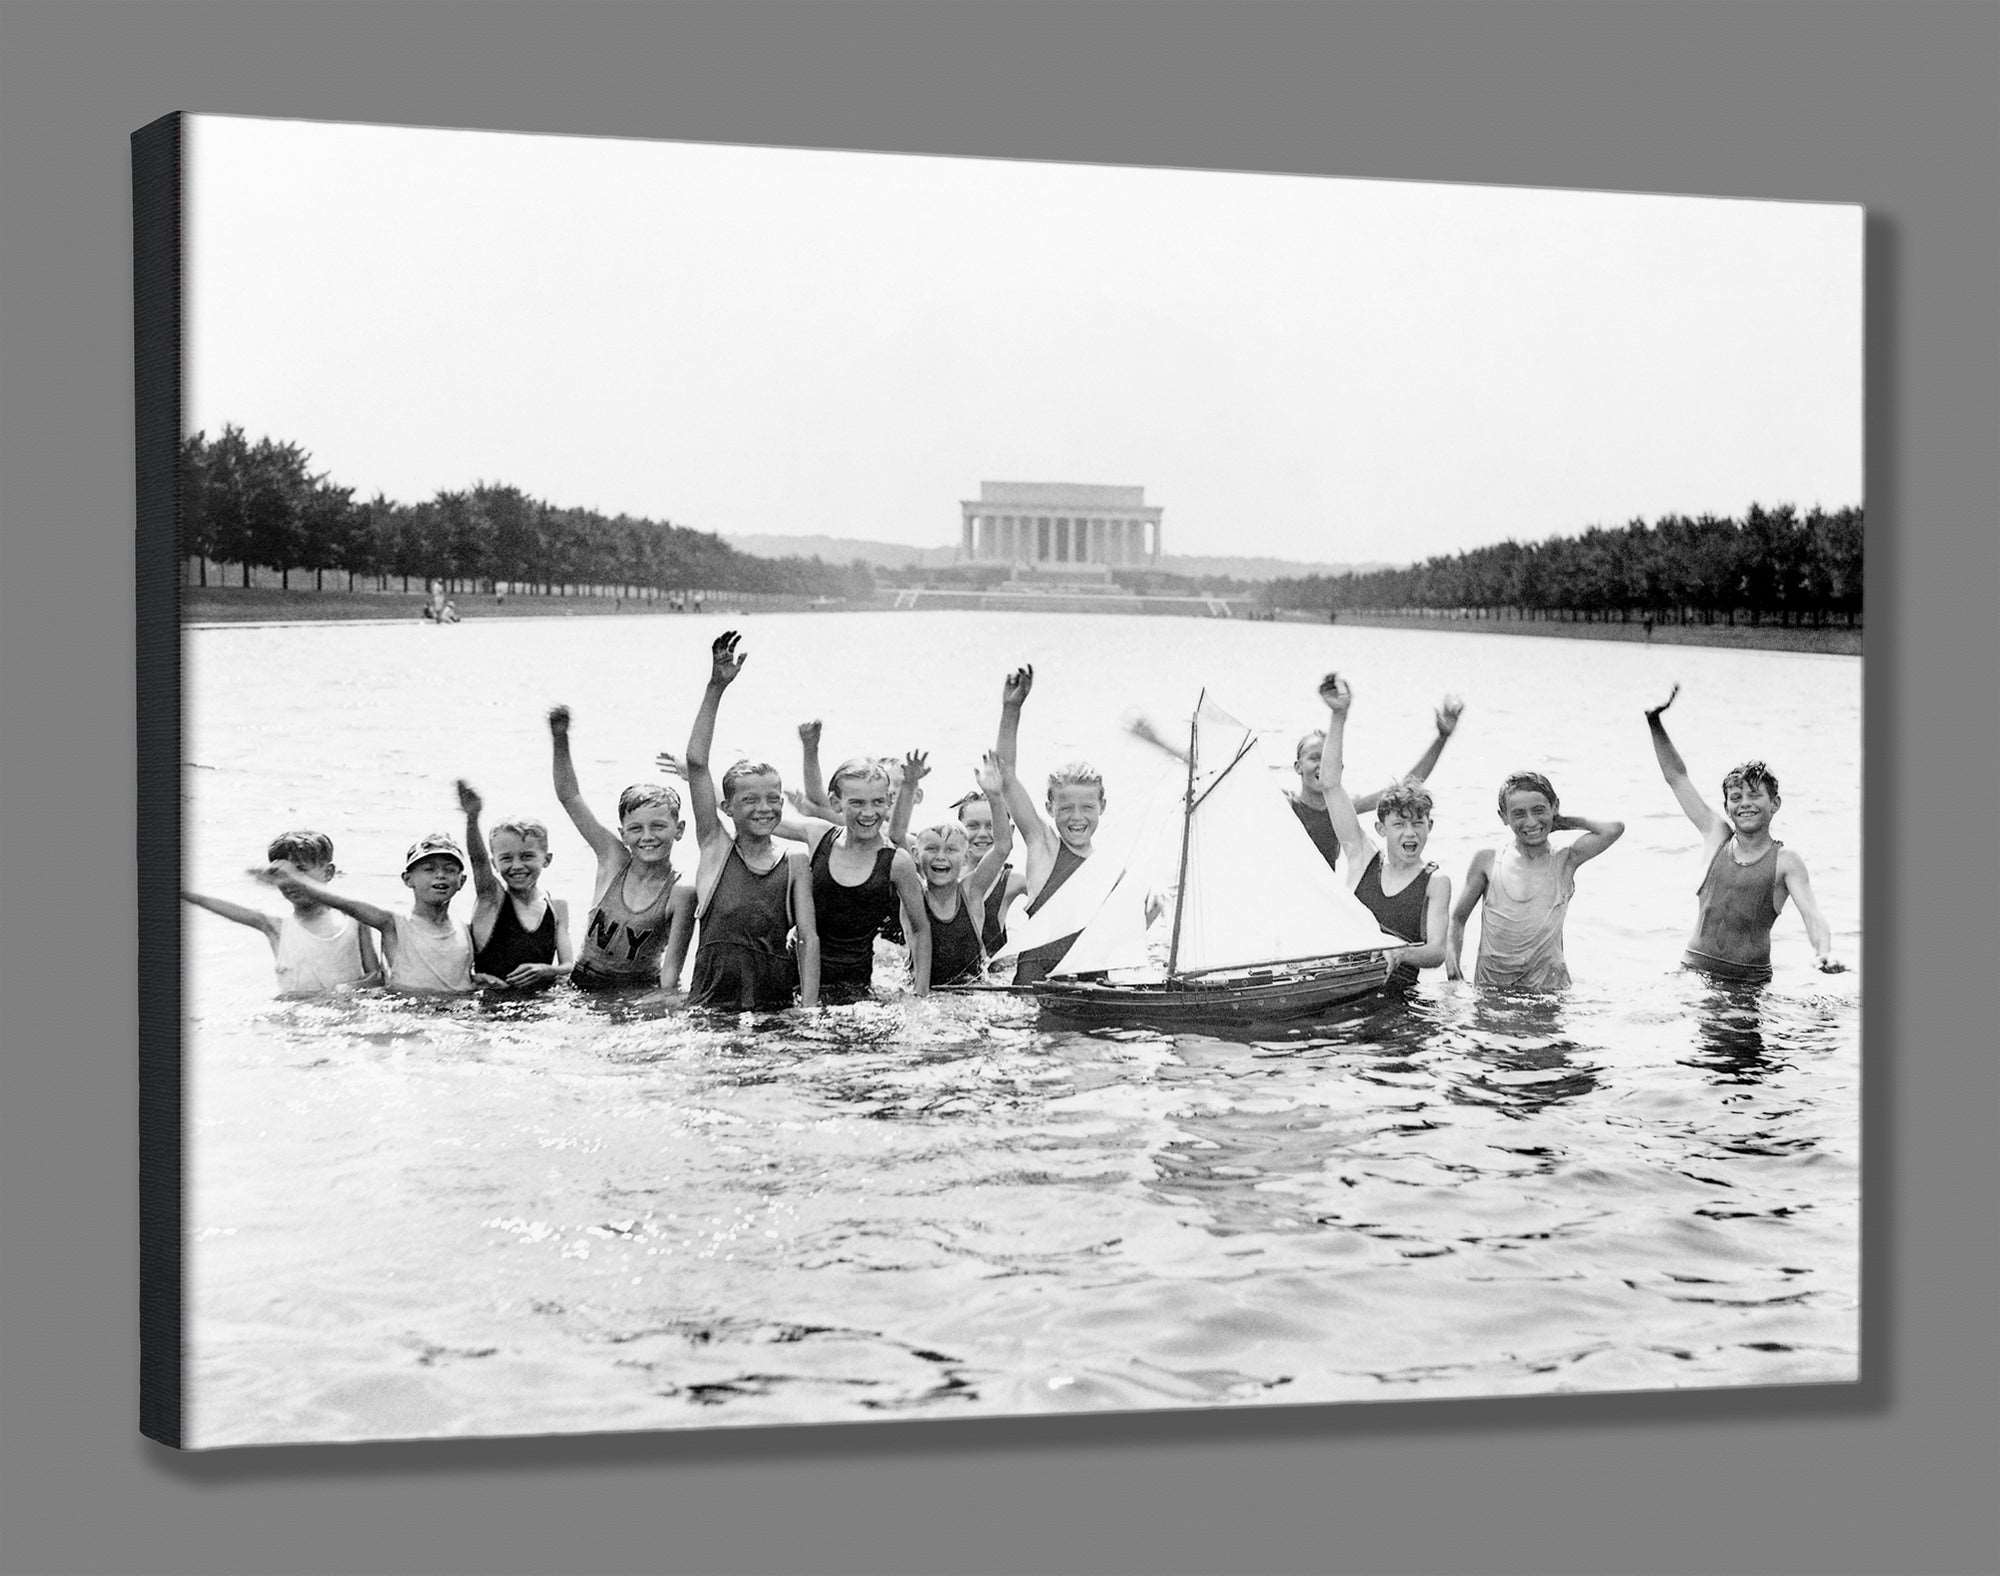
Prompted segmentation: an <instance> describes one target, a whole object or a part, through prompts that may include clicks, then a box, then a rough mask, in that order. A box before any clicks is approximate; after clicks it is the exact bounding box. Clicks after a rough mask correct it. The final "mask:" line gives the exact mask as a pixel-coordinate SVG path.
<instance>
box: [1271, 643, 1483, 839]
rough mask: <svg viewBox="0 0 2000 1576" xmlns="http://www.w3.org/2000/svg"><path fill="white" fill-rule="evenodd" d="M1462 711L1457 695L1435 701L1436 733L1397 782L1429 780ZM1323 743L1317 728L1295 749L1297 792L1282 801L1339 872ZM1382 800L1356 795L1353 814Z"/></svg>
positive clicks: (1463, 703)
mask: <svg viewBox="0 0 2000 1576" xmlns="http://www.w3.org/2000/svg"><path fill="white" fill-rule="evenodd" d="M1329 677H1332V675H1329ZM1464 710H1465V702H1464V701H1462V700H1460V699H1459V698H1458V697H1457V696H1456V695H1447V696H1445V698H1444V699H1443V700H1441V701H1439V702H1438V706H1437V710H1436V711H1435V712H1433V713H1432V717H1433V720H1434V721H1435V723H1436V726H1437V733H1436V735H1435V736H1434V737H1433V738H1432V739H1431V742H1430V743H1429V744H1427V745H1425V746H1424V753H1423V754H1421V755H1419V756H1418V757H1417V764H1416V765H1414V766H1412V767H1411V768H1410V769H1409V771H1408V772H1406V773H1405V774H1404V775H1403V776H1402V777H1401V778H1399V779H1398V782H1399V783H1413V782H1414V783H1422V782H1427V781H1428V780H1429V779H1430V775H1431V773H1432V772H1433V771H1434V770H1436V768H1437V763H1438V757H1439V756H1441V755H1443V754H1444V747H1445V744H1446V743H1447V742H1448V741H1449V740H1450V738H1451V736H1452V734H1453V733H1454V732H1456V731H1457V729H1458V717H1459V713H1460V712H1462V711H1464ZM1325 743H1326V734H1325V733H1324V732H1323V731H1321V730H1317V729H1316V730H1314V731H1313V732H1311V733H1308V734H1306V735H1305V736H1304V737H1302V738H1301V739H1300V740H1299V743H1298V748H1297V749H1296V750H1294V751H1293V753H1292V769H1293V770H1294V771H1296V772H1297V773H1298V774H1299V786H1298V791H1297V792H1296V793H1293V792H1290V791H1287V792H1286V794H1285V799H1286V801H1287V802H1288V803H1289V804H1290V805H1291V807H1292V814H1294V815H1296V816H1297V817H1298V818H1299V825H1301V826H1303V827H1304V828H1305V829H1306V835H1307V836H1308V837H1310V838H1311V839H1312V840H1313V847H1315V848H1317V849H1318V850H1319V854H1320V858H1322V859H1324V860H1325V861H1326V864H1327V868H1328V869H1329V870H1338V869H1339V868H1340V848H1341V843H1340V838H1339V835H1338V834H1337V833H1336V831H1335V830H1334V828H1333V826H1332V825H1331V823H1330V822H1329V821H1328V820H1327V799H1326V793H1325V791H1324V789H1323V788H1322V787H1321V774H1320V756H1321V752H1322V750H1323V749H1324V747H1325ZM1381 797H1382V795H1381V794H1380V793H1364V794H1361V795H1358V796H1356V797H1355V798H1354V800H1353V808H1354V811H1355V814H1356V815H1357V816H1361V815H1366V814H1367V813H1368V812H1369V811H1370V810H1373V809H1376V808H1377V807H1378V802H1379V801H1380V799H1381Z"/></svg>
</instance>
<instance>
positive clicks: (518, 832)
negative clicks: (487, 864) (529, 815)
mask: <svg viewBox="0 0 2000 1576" xmlns="http://www.w3.org/2000/svg"><path fill="white" fill-rule="evenodd" d="M619 819H620V820H623V819H624V817H623V816H620V817H619ZM502 832H512V833H513V834H514V835H515V836H516V837H518V838H520V840H521V841H522V842H524V843H540V844H541V845H542V852H543V853H545V854H546V853H547V852H548V851H549V829H548V828H547V827H546V826H544V825H542V823H541V822H540V821H527V820H522V821H495V822H494V823H493V828H492V830H491V831H489V832H488V833H487V834H486V846H487V847H488V848H491V847H492V846H493V839H494V838H496V837H498V836H499V835H500V834H501V833H502Z"/></svg>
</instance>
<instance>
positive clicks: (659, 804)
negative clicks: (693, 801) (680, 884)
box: [618, 799, 681, 865]
mask: <svg viewBox="0 0 2000 1576" xmlns="http://www.w3.org/2000/svg"><path fill="white" fill-rule="evenodd" d="M680 835H681V818H680V817H679V816H677V815H675V814H674V812H673V809H672V807H671V806H669V805H668V804H667V802H666V801H665V800H664V799H661V800H655V801H654V802H653V803H651V804H635V805H633V806H632V811H631V814H629V815H627V816H626V817H625V819H624V820H622V821H620V822H619V823H618V839H619V841H620V842H622V843H623V844H624V845H625V846H626V847H627V848H628V849H630V850H631V853H632V857H633V858H634V859H636V860H638V861H639V862H640V863H641V864H648V865H655V864H659V863H661V862H663V861H664V860H665V859H666V858H667V856H668V855H669V854H671V853H672V852H673V851H674V841H675V839H676V838H678V837H679V836H680Z"/></svg>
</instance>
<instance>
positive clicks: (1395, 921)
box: [1354, 854, 1437, 981]
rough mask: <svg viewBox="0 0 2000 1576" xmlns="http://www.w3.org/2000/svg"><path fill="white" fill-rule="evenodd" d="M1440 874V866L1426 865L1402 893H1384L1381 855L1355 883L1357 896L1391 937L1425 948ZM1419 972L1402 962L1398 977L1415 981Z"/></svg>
mask: <svg viewBox="0 0 2000 1576" xmlns="http://www.w3.org/2000/svg"><path fill="white" fill-rule="evenodd" d="M1436 873H1437V866H1436V865H1433V864H1426V865H1425V866H1424V868H1423V869H1422V870H1420V871H1418V872H1417V874H1416V875H1415V876H1414V877H1413V878H1412V879H1411V881H1410V884H1409V885H1408V886H1406V887H1404V888H1403V890H1402V891H1400V892H1396V893H1389V892H1384V891H1383V890H1382V856H1381V855H1380V854H1377V855H1376V856H1375V857H1374V858H1373V859H1371V860H1369V861H1368V868H1367V869H1366V870H1364V871H1362V872H1361V879H1360V880H1359V881H1357V882H1355V883H1354V895H1355V897H1357V898H1358V899H1360V901H1361V906H1362V907H1363V908H1365V909H1367V910H1368V912H1369V913H1371V914H1373V915H1374V916H1375V919H1376V922H1377V923H1378V924H1379V925H1381V927H1382V928H1383V929H1384V930H1386V931H1388V932H1389V934H1390V935H1392V936H1401V937H1402V938H1403V940H1405V941H1408V942H1412V943H1414V944H1415V945H1417V946H1422V945H1423V943H1424V910H1425V909H1426V908H1427V907H1428V906H1429V903H1430V891H1431V877H1432V876H1433V875H1435V874H1436ZM1418 972H1419V971H1418V969H1417V966H1416V965H1415V964H1414V963H1404V962H1398V963H1397V965H1396V972H1395V975H1394V977H1395V978H1396V979H1398V980H1404V981H1408V980H1414V979H1415V978H1416V977H1417V975H1418Z"/></svg>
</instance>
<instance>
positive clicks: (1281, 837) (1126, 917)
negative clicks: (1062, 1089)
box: [1008, 695, 1390, 1026]
mask: <svg viewBox="0 0 2000 1576" xmlns="http://www.w3.org/2000/svg"><path fill="white" fill-rule="evenodd" d="M1180 823H1181V825H1180V874H1179V879H1178V881H1177V882H1176V884H1175V891H1174V894H1173V902H1172V904H1171V912H1172V929H1171V931H1170V933H1169V940H1168V945H1167V957H1166V964H1165V968H1164V970H1162V969H1161V968H1160V967H1159V966H1158V964H1157V963H1153V962H1150V960H1149V957H1148V951H1147V939H1148V925H1147V917H1148V916H1147V913H1146V907H1147V903H1146V898H1147V894H1146V891H1145V882H1144V881H1143V880H1142V879H1141V878H1140V877H1139V875H1138V874H1137V872H1136V871H1135V870H1134V869H1133V867H1132V865H1131V864H1130V863H1125V864H1123V865H1120V866H1116V867H1105V868H1103V869H1102V870H1101V871H1090V872H1089V873H1090V874H1091V875H1092V876H1093V877H1095V879H1094V880H1092V881H1089V882H1084V881H1083V876H1084V874H1085V872H1086V871H1089V866H1090V865H1091V864H1095V863H1096V859H1095V858H1093V859H1092V860H1090V861H1088V862H1087V863H1086V865H1085V869H1084V870H1083V871H1079V872H1078V873H1077V874H1076V875H1075V876H1072V877H1071V878H1070V880H1069V882H1068V883H1066V885H1065V887H1064V889H1063V890H1062V891H1060V892H1058V893H1057V894H1056V895H1055V898H1054V899H1053V900H1052V901H1051V902H1050V904H1049V905H1048V906H1047V907H1046V908H1045V909H1044V910H1043V911H1042V913H1041V914H1038V915H1037V916H1036V917H1035V919H1034V920H1031V921H1029V922H1028V927H1027V929H1026V930H1025V931H1024V933H1023V934H1022V935H1021V936H1020V937H1018V938H1017V937H1015V936H1014V935H1012V934H1010V935H1009V937H1008V944H1009V950H1014V949H1016V948H1026V947H1031V946H1035V945H1038V944H1039V943H1040V942H1042V941H1045V940H1049V939H1053V938H1054V937H1056V936H1059V935H1064V934H1068V933H1069V932H1071V931H1073V930H1076V928H1077V923H1078V920H1079V919H1082V920H1083V923H1082V928H1081V931H1080V932H1079V933H1078V934H1077V938H1076V941H1075V943H1074V944H1073V945H1072V946H1071V947H1070V949H1069V951H1068V953H1067V954H1065V955H1064V957H1063V960H1062V961H1061V962H1060V963H1059V964H1057V965H1056V968H1055V971H1054V972H1053V973H1052V974H1051V975H1050V976H1049V977H1048V978H1047V979H1044V980H1041V981H1038V982H1037V983H1036V984H1035V986H1034V992H1035V997H1036V1000H1037V1001H1038V1002H1040V1004H1041V1006H1042V1008H1043V1010H1044V1011H1046V1012H1050V1013H1054V1014H1057V1015H1060V1016H1062V1017H1066V1018H1074V1019H1084V1020H1088V1021H1091V1022H1096V1023H1135V1022H1139V1023H1152V1024H1161V1025H1169V1026H1197V1025H1202V1024H1238V1023H1253V1022H1260V1021H1270V1020H1278V1019H1287V1018H1302V1017H1309V1016H1311V1015H1312V1014H1314V1013H1316V1012H1318V1011H1320V1010H1321V1009H1323V1008H1326V1007H1330V1006H1333V1005H1336V1004H1338V1003H1341V1002H1346V1001H1351V1000H1353V999H1355V998H1356V997H1360V996H1365V995H1367V994H1368V993H1369V992H1371V991H1376V990H1379V989H1381V988H1382V986H1383V985H1385V984H1387V983H1388V980H1389V974H1390V964H1389V960H1388V957H1387V954H1386V953H1385V951H1384V948H1385V947H1386V946H1387V945H1388V944H1389V943H1388V942H1387V940H1386V939H1385V938H1384V936H1383V935H1382V932H1381V929H1380V927H1379V926H1378V925H1377V924H1376V922H1375V918H1374V916H1373V915H1371V914H1370V913H1369V912H1368V910H1367V909H1365V908H1363V907H1362V905H1361V904H1360V902H1359V901H1357V900H1356V898H1355V897H1354V895H1353V894H1352V893H1351V892H1349V891H1348V890H1347V887H1346V884H1345V883H1344V882H1343V881H1342V880H1341V879H1340V878H1339V876H1337V875H1335V874H1334V872H1333V871H1332V870H1331V869H1329V868H1328V867H1327V865H1326V863H1325V861H1324V860H1322V859H1321V857H1320V855H1319V852H1318V850H1317V849H1315V848H1314V847H1313V845H1312V841H1311V839H1310V838H1309V837H1307V836H1306V834H1305V831H1304V829H1303V828H1301V827H1300V825H1299V822H1298V818H1297V816H1295V815H1294V814H1293V813H1292V812H1291V810H1290V809H1289V808H1288V807H1287V806H1286V805H1285V803H1284V801H1283V798H1282V796H1281V795H1280V794H1279V793H1278V792H1276V791H1275V790H1274V788H1273V785H1272V782H1271V777H1270V773H1269V770H1268V766H1267V764H1266V762H1265V760H1264V758H1263V752H1262V751H1261V749H1260V748H1259V746H1258V741H1257V737H1256V734H1255V733H1254V732H1253V731H1252V730H1251V729H1250V728H1248V727H1246V726H1245V725H1244V724H1243V723H1241V722H1238V721H1237V720H1236V719H1235V718H1233V717H1231V716H1230V715H1229V714H1228V713H1227V712H1224V711H1222V710H1221V709H1220V708H1219V707H1217V706H1214V705H1212V704H1210V703H1209V701H1208V700H1207V697H1206V695H1204V696H1203V697H1202V699H1201V701H1200V702H1199V703H1198V704H1197V705H1196V707H1195V713H1194V717H1193V720H1192V722H1191V723H1190V725H1189V731H1188V752H1187V787H1186V792H1185V794H1184V795H1183V797H1182V802H1181V814H1180ZM1080 883H1081V885H1079V884H1080ZM1071 887H1078V888H1079V890H1078V891H1077V893H1076V894H1075V897H1074V898H1073V899H1072V900H1071V902H1069V903H1062V902H1061V900H1062V899H1063V898H1065V897H1068V896H1069V895H1070V894H1069V888H1071ZM1086 905H1087V907H1088V913H1087V917H1086V916H1085V915H1084V914H1080V913H1079V912H1078V909H1079V907H1081V906H1086ZM1058 910H1062V911H1061V912H1058ZM1160 922H1161V924H1162V925H1164V924H1165V923H1166V918H1165V916H1164V915H1163V916H1162V918H1161V921H1160ZM1044 931H1046V932H1047V934H1046V935H1044V934H1043V932H1044Z"/></svg>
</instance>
